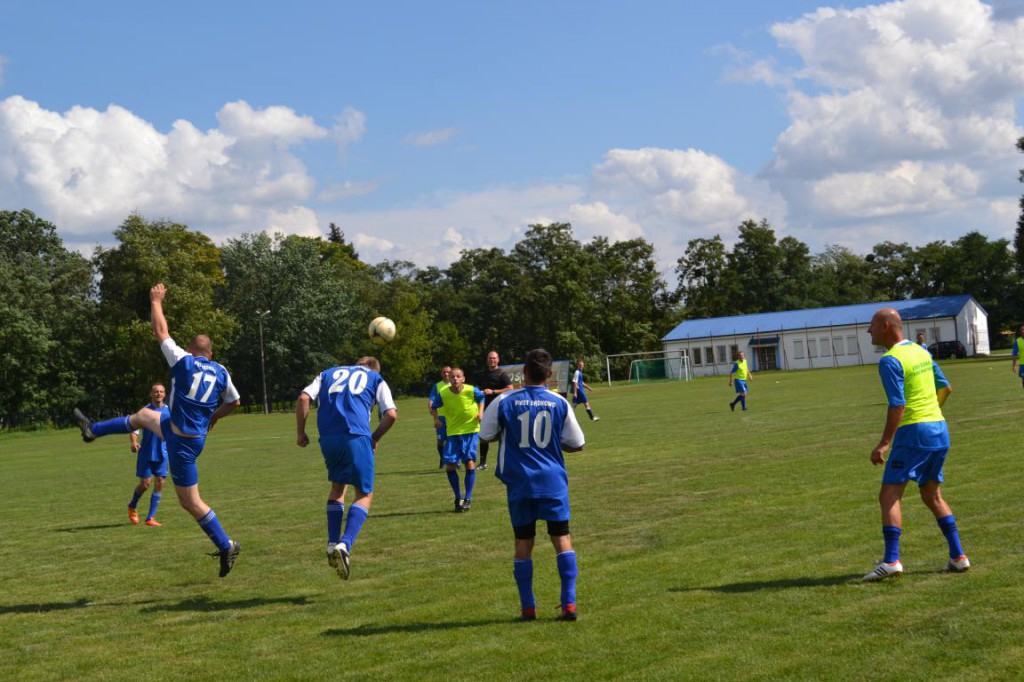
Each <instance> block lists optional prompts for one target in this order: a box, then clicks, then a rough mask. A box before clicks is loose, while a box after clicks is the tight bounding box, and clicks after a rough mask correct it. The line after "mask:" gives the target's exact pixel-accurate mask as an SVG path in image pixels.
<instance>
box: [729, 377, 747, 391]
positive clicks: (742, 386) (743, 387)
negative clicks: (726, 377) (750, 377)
mask: <svg viewBox="0 0 1024 682" xmlns="http://www.w3.org/2000/svg"><path fill="white" fill-rule="evenodd" d="M732 385H733V387H734V388H735V389H736V392H737V393H746V392H747V380H746V379H733V380H732Z"/></svg>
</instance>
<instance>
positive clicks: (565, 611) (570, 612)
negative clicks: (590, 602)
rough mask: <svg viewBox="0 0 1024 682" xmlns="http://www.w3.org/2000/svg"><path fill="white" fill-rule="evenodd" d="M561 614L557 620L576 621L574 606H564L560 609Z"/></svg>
mask: <svg viewBox="0 0 1024 682" xmlns="http://www.w3.org/2000/svg"><path fill="white" fill-rule="evenodd" d="M561 608H562V613H561V615H559V616H558V620H566V621H575V620H576V605H575V604H566V605H565V606H563V607H561Z"/></svg>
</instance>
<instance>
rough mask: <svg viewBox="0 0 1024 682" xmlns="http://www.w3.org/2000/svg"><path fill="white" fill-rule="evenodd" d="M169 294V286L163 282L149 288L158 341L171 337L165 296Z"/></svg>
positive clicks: (154, 328)
mask: <svg viewBox="0 0 1024 682" xmlns="http://www.w3.org/2000/svg"><path fill="white" fill-rule="evenodd" d="M166 295H167V287H165V286H164V285H163V284H162V283H157V284H155V285H153V288H152V289H150V290H149V311H150V317H151V318H152V322H153V333H154V334H156V340H157V342H158V343H163V342H164V339H167V338H170V336H171V335H170V334H169V333H167V318H166V317H164V296H166Z"/></svg>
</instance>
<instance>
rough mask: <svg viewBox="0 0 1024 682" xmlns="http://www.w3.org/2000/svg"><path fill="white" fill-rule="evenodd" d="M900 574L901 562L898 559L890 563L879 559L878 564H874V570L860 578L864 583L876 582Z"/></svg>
mask: <svg viewBox="0 0 1024 682" xmlns="http://www.w3.org/2000/svg"><path fill="white" fill-rule="evenodd" d="M901 575H903V564H901V563H900V562H899V561H897V562H895V563H892V564H887V563H885V562H884V561H879V562H878V565H877V566H875V570H873V571H871V572H870V573H868V574H867V575H866V576H864V577H863V578H861V581H862V582H866V583H877V582H879V581H881V580H885V579H886V578H899V577H900V576H901Z"/></svg>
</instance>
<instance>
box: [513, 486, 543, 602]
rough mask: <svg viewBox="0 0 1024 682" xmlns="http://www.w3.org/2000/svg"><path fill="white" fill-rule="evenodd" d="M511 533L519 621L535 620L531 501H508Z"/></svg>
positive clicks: (533, 526)
mask: <svg viewBox="0 0 1024 682" xmlns="http://www.w3.org/2000/svg"><path fill="white" fill-rule="evenodd" d="M508 511H509V517H510V518H511V520H512V533H513V534H514V535H515V555H514V557H513V559H512V577H513V578H515V581H516V589H517V590H518V591H519V620H523V621H527V620H536V619H537V600H536V598H535V597H534V594H533V559H532V554H533V543H534V538H535V537H536V535H537V520H536V519H535V518H534V509H533V501H532V500H513V499H511V498H510V499H509V500H508Z"/></svg>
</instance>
